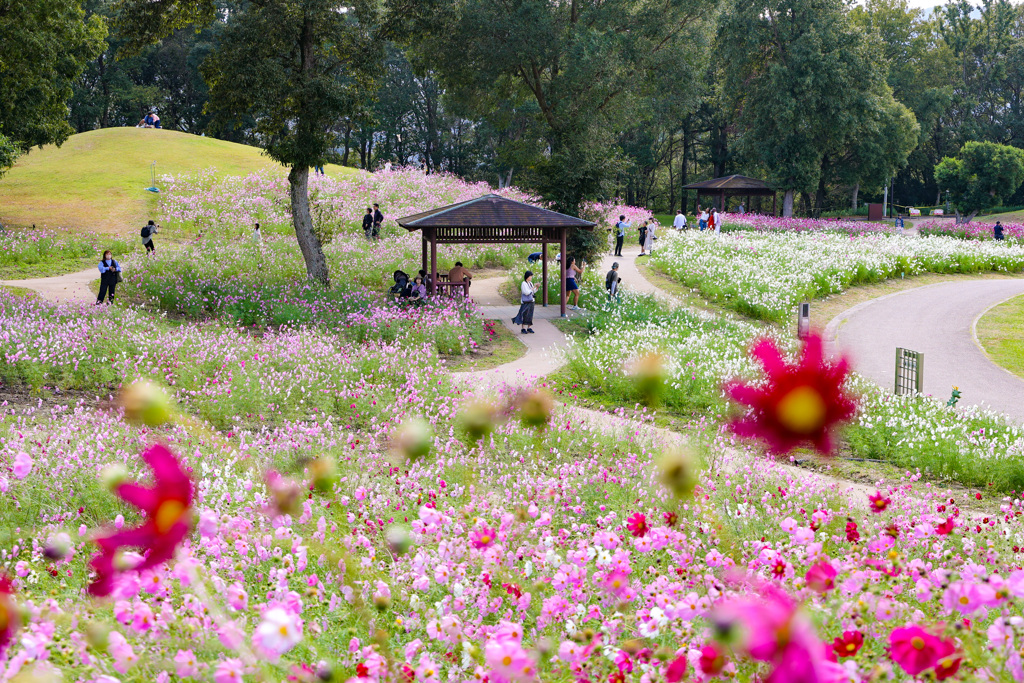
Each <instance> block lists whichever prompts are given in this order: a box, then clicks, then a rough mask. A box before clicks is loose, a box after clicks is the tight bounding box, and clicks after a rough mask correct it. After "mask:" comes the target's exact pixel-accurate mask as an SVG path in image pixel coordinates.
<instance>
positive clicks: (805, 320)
mask: <svg viewBox="0 0 1024 683" xmlns="http://www.w3.org/2000/svg"><path fill="white" fill-rule="evenodd" d="M810 335H811V304H810V302H807V301H805V302H804V303H802V304H800V307H799V311H798V313H797V318H796V338H797V339H807V337H809V336H810Z"/></svg>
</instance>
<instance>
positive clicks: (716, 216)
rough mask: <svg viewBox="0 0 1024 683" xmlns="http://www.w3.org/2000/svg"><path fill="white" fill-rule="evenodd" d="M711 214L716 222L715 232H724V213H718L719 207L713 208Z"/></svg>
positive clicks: (718, 233) (717, 233) (719, 233)
mask: <svg viewBox="0 0 1024 683" xmlns="http://www.w3.org/2000/svg"><path fill="white" fill-rule="evenodd" d="M711 215H712V216H713V219H714V223H715V234H716V235H721V234H722V214H720V213H718V209H711Z"/></svg>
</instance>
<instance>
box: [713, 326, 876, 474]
mask: <svg viewBox="0 0 1024 683" xmlns="http://www.w3.org/2000/svg"><path fill="white" fill-rule="evenodd" d="M751 355H752V356H753V357H754V358H756V359H757V360H758V361H760V363H761V365H762V366H763V367H764V371H765V374H766V375H767V377H766V378H765V379H766V381H765V382H764V384H762V385H751V384H742V383H740V382H732V383H730V384H728V385H727V386H726V387H725V390H726V393H727V394H728V395H729V397H730V398H732V399H733V400H734V401H736V402H738V403H741V404H743V405H745V406H748V407H749V408H750V410H749V411H748V413H747V414H746V415H745V416H743V417H742V418H739V419H737V420H734V421H733V422H732V424H731V427H732V430H733V432H734V433H735V434H736V435H737V436H741V437H747V438H757V439H763V440H764V441H765V442H766V444H767V446H768V450H769V451H770V452H772V453H774V454H776V455H780V454H784V453H788V452H789V451H791V450H793V449H794V448H796V447H797V446H800V445H803V444H806V443H810V444H811V445H813V446H814V448H816V449H817V450H818V451H819V452H821V453H826V454H827V453H831V452H832V431H833V428H834V427H835V426H836V424H838V423H840V422H843V421H845V420H848V419H850V417H852V416H853V413H854V410H855V409H856V406H855V405H854V403H853V401H852V400H851V399H850V398H849V397H848V396H847V395H846V393H845V392H844V391H843V384H844V383H845V382H846V376H847V374H848V373H849V370H848V365H847V362H846V359H840V360H839V361H838V362H836V363H834V364H833V363H830V362H828V361H826V360H825V358H824V355H823V352H822V341H821V337H820V336H818V335H812V336H811V337H809V338H808V339H807V342H806V343H805V344H804V347H803V351H802V353H801V356H800V359H799V361H798V362H797V363H795V364H793V363H789V362H787V361H786V359H785V358H784V357H783V355H782V352H781V351H780V350H779V348H778V347H777V346H776V345H775V342H773V341H771V340H770V339H762V340H760V341H758V342H757V343H756V344H755V345H754V348H753V350H752V351H751Z"/></svg>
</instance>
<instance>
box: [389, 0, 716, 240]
mask: <svg viewBox="0 0 1024 683" xmlns="http://www.w3.org/2000/svg"><path fill="white" fill-rule="evenodd" d="M419 4H420V8H419V10H418V11H417V12H416V14H415V15H414V16H415V18H414V19H412V20H410V27H409V28H410V31H409V36H410V40H411V42H412V44H413V47H414V49H415V51H416V52H417V53H419V54H420V55H421V56H422V58H423V60H424V62H425V63H427V64H429V65H430V66H431V67H432V68H433V69H435V70H436V71H437V73H438V74H439V76H440V77H441V79H442V82H443V84H444V85H445V86H446V87H447V88H448V90H449V91H450V92H451V93H452V94H453V95H454V96H456V97H458V98H459V99H461V100H462V101H463V102H465V103H473V102H486V101H488V100H489V98H488V97H487V93H491V92H493V91H494V89H495V88H507V87H514V88H515V89H516V90H518V91H520V92H522V93H523V94H525V95H526V96H528V97H529V98H530V99H532V100H533V101H534V102H535V104H536V111H537V117H538V119H539V120H540V121H541V122H542V123H543V125H544V135H545V139H546V142H547V146H548V150H547V154H546V155H545V157H544V158H543V161H542V162H541V164H540V165H539V167H538V168H537V169H535V170H536V172H537V178H538V184H539V188H538V189H539V190H540V191H541V193H542V194H543V196H544V197H545V199H547V200H548V201H550V202H551V203H552V205H553V206H554V207H555V208H556V209H558V210H561V211H564V212H567V213H576V212H578V211H579V207H580V205H581V203H582V202H583V200H584V199H589V198H596V197H600V196H602V195H603V194H605V193H607V192H608V191H609V190H610V189H611V183H610V181H611V180H612V179H613V178H614V174H615V171H616V170H617V168H618V163H617V159H618V154H617V151H616V133H617V131H619V130H622V129H624V128H626V127H628V122H629V120H630V118H631V116H632V115H633V112H634V109H635V106H636V105H637V103H638V98H640V97H643V96H645V95H646V94H647V93H648V92H649V88H650V86H651V83H652V78H653V77H655V76H656V75H657V74H659V73H662V72H664V71H665V70H666V69H671V70H673V71H674V72H676V73H678V72H679V67H678V65H679V64H688V65H690V66H691V70H692V71H696V70H698V69H699V68H700V66H701V64H702V60H703V59H704V54H703V50H702V47H703V46H704V44H705V41H704V40H703V38H702V35H703V34H705V33H707V32H710V31H712V30H713V26H712V24H711V20H713V19H714V14H715V9H716V2H715V0H663V1H661V2H650V0H566V1H565V2H551V1H550V0H505V1H498V0H464V1H462V2H458V3H452V2H446V1H445V0H433V1H432V2H422V3H419ZM691 86H692V82H691V81H690V80H688V77H686V76H684V77H682V78H681V79H680V80H678V81H677V82H675V83H673V84H672V87H673V88H676V89H681V90H685V89H687V88H690V87H691ZM695 105H696V102H693V106H695ZM478 113H480V114H483V113H484V112H478ZM578 246H579V247H580V248H583V247H585V246H586V245H583V244H580V245H578ZM584 250H585V249H584Z"/></svg>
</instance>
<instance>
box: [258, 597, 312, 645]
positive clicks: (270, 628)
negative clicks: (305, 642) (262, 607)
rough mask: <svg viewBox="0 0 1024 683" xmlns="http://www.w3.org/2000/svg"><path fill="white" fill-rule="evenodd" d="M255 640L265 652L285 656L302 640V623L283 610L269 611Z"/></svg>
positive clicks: (295, 616)
mask: <svg viewBox="0 0 1024 683" xmlns="http://www.w3.org/2000/svg"><path fill="white" fill-rule="evenodd" d="M253 640H254V641H255V642H256V643H258V644H259V645H260V647H262V648H263V649H264V650H267V651H268V652H272V653H274V654H275V655H278V656H280V655H283V654H284V653H285V652H288V650H291V649H292V648H293V647H295V646H296V645H298V644H299V641H301V640H302V623H301V620H300V619H299V617H298V616H297V615H295V614H292V613H291V612H289V611H287V610H285V609H283V608H281V607H274V608H272V609H269V610H267V613H266V614H264V615H263V622H262V623H260V625H259V627H258V628H257V629H256V633H255V634H254V636H253Z"/></svg>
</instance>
